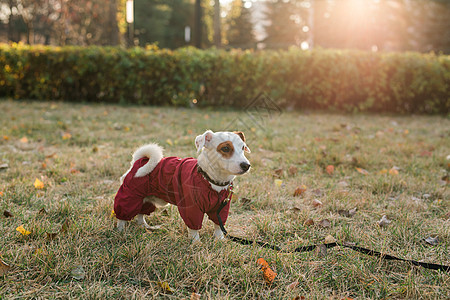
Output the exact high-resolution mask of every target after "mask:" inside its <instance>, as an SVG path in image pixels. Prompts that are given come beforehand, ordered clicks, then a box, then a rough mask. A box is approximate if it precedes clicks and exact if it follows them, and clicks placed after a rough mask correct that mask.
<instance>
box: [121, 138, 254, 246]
mask: <svg viewBox="0 0 450 300" xmlns="http://www.w3.org/2000/svg"><path fill="white" fill-rule="evenodd" d="M226 141H231V142H232V143H233V147H234V153H233V155H232V156H231V157H230V158H224V157H223V156H222V155H221V154H220V153H219V152H217V146H218V145H219V144H221V143H223V142H226ZM195 146H196V148H197V152H200V154H199V155H198V157H197V160H198V164H199V166H200V167H201V168H202V169H203V170H204V171H205V172H206V173H207V174H208V176H209V177H211V178H212V179H213V180H215V181H218V182H228V181H233V179H234V178H235V177H236V175H242V174H244V173H246V172H247V171H248V170H247V171H244V170H243V169H242V168H241V166H240V164H241V163H247V164H250V163H249V161H248V159H247V158H246V157H245V155H244V152H248V153H250V149H249V148H248V147H247V145H246V144H245V142H244V141H243V140H242V139H241V137H240V136H239V135H237V134H236V133H233V132H216V133H214V132H212V131H211V130H207V131H205V133H203V134H201V135H199V136H197V137H196V138H195ZM162 152H163V149H162V148H161V147H160V146H158V145H157V144H149V145H145V146H142V147H140V148H139V149H137V150H136V152H134V154H133V159H132V161H131V167H130V169H128V171H127V172H125V174H123V175H122V177H121V178H120V183H121V184H122V183H123V180H124V178H125V177H126V176H127V174H128V173H129V172H130V171H131V169H132V167H133V165H134V163H135V162H136V161H137V160H138V159H141V158H143V157H148V158H149V161H148V162H147V163H146V164H145V165H144V166H142V167H141V168H139V170H138V171H137V172H136V175H135V177H142V176H145V175H147V174H149V173H150V172H151V171H153V169H154V168H155V167H156V166H157V165H158V163H159V162H160V161H161V159H162V158H163V153H162ZM210 184H211V187H212V188H213V189H214V190H215V191H217V192H220V191H221V190H224V189H227V188H228V185H227V186H218V185H215V184H212V183H210ZM144 202H151V203H153V204H154V205H155V206H156V207H163V206H166V205H168V204H169V203H167V202H165V201H164V200H162V199H159V198H156V197H146V198H144ZM136 219H137V222H138V224H140V225H143V226H144V227H145V228H149V225H148V224H147V222H146V221H145V218H144V215H142V214H139V215H137V217H136ZM126 222H127V221H124V220H118V221H117V228H118V229H119V230H120V231H121V230H123V229H124V228H125V224H126ZM188 234H189V236H190V237H191V238H192V240H193V241H194V242H196V241H199V240H200V235H199V232H198V230H193V229H190V228H188ZM214 236H215V237H216V239H223V238H224V235H223V232H222V230H221V229H220V226H219V225H217V224H214Z"/></svg>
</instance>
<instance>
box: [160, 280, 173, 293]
mask: <svg viewBox="0 0 450 300" xmlns="http://www.w3.org/2000/svg"><path fill="white" fill-rule="evenodd" d="M158 286H159V287H160V288H161V289H162V290H163V291H164V292H166V293H169V294H172V293H173V290H172V289H171V288H170V286H169V284H168V283H167V282H166V281H158Z"/></svg>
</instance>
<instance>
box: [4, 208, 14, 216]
mask: <svg viewBox="0 0 450 300" xmlns="http://www.w3.org/2000/svg"><path fill="white" fill-rule="evenodd" d="M3 215H4V216H5V217H6V218H12V217H13V214H12V213H11V212H10V211H9V210H5V211H4V212H3Z"/></svg>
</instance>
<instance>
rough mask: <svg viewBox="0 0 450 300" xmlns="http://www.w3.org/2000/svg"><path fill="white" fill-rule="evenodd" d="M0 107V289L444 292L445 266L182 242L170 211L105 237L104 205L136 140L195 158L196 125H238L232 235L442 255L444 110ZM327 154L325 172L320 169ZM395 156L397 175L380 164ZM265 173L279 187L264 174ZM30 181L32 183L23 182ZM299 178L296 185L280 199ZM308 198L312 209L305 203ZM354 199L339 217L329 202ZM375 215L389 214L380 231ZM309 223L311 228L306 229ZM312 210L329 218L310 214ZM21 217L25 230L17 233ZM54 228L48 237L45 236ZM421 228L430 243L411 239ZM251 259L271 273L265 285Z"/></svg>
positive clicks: (176, 293) (27, 292)
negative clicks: (241, 149) (239, 157)
mask: <svg viewBox="0 0 450 300" xmlns="http://www.w3.org/2000/svg"><path fill="white" fill-rule="evenodd" d="M0 112H1V114H2V116H1V118H0V124H1V127H0V128H1V135H0V165H1V164H4V163H7V164H8V168H6V169H2V170H0V191H1V192H2V196H0V212H1V213H2V215H1V216H0V237H1V239H0V255H1V259H2V260H3V261H4V262H5V263H8V264H9V265H10V266H11V268H10V269H9V271H8V272H7V273H6V275H4V276H1V277H0V298H2V297H3V298H5V299H6V298H7V299H16V298H39V297H41V298H96V299H106V298H112V297H116V298H153V297H154V298H158V297H166V298H168V299H180V298H187V299H189V298H190V296H191V293H192V292H193V291H194V290H195V291H196V292H197V293H199V294H201V295H202V296H201V299H209V298H211V299H217V298H220V299H253V298H260V299H291V298H294V297H296V296H304V297H306V298H307V299H323V298H326V299H328V298H335V299H341V298H345V297H350V298H356V299H365V298H372V299H384V298H402V299H406V298H430V299H449V298H450V277H449V274H448V273H445V272H438V271H432V270H427V269H423V268H418V267H414V266H411V265H409V264H407V263H403V262H395V261H394V262H392V261H384V260H380V259H379V258H376V257H371V256H366V255H364V254H359V253H357V252H354V251H352V250H349V249H346V248H340V247H337V248H334V249H329V250H328V252H327V255H325V256H319V255H318V253H317V252H314V251H313V252H310V253H301V254H299V253H297V254H289V253H277V252H275V251H272V250H268V249H263V248H260V247H257V246H242V245H239V244H235V243H232V242H230V241H222V242H215V241H214V239H213V237H212V234H213V226H212V224H211V222H206V221H205V223H204V226H203V229H202V230H201V231H200V235H201V241H202V243H201V244H195V245H191V242H190V240H189V238H188V237H187V232H186V229H185V226H184V224H183V222H182V221H181V218H180V217H179V215H178V213H177V210H176V208H175V207H170V208H169V209H165V210H162V211H157V212H155V213H154V214H152V215H151V216H149V217H147V222H148V223H149V224H150V225H162V227H161V229H160V230H157V231H154V232H146V231H145V230H143V229H142V228H140V227H138V226H137V225H136V224H135V223H134V222H131V223H130V224H129V225H128V227H127V229H126V231H125V232H124V233H118V232H117V231H116V230H114V227H115V220H114V219H113V218H111V216H110V215H111V210H112V207H113V199H114V195H115V193H116V191H117V189H118V188H119V177H120V176H121V175H122V174H123V173H124V172H125V171H126V170H127V168H128V167H129V161H130V158H131V154H132V152H133V150H135V149H136V148H137V147H138V146H141V145H142V144H144V143H148V142H158V143H159V144H161V145H162V146H164V147H165V155H166V156H171V155H176V156H181V157H187V156H195V155H196V151H195V148H194V138H195V136H196V135H198V134H201V133H203V132H204V130H206V129H212V130H214V131H220V130H224V129H240V130H242V131H244V132H245V134H246V136H247V139H248V145H249V147H250V148H251V150H252V153H251V154H249V155H248V157H249V160H250V161H251V163H252V170H251V172H250V174H248V175H246V176H243V177H240V178H238V179H237V180H236V182H235V190H236V193H237V194H238V196H239V198H240V199H238V200H236V201H235V202H233V203H232V207H231V213H230V216H229V219H228V222H227V224H226V227H227V229H228V231H229V232H230V233H231V234H232V235H236V236H241V237H246V238H249V239H257V240H262V241H267V242H271V243H274V244H278V245H280V246H281V247H282V248H283V249H294V248H295V247H296V246H300V245H306V244H316V243H321V242H323V241H324V238H325V237H326V236H328V235H331V236H333V237H334V238H335V239H336V240H338V241H341V242H342V241H348V242H354V243H356V244H357V245H360V246H363V247H368V248H371V249H373V250H377V251H381V252H385V253H389V254H391V255H395V256H399V257H402V258H407V259H415V260H421V261H426V262H434V263H440V264H446V265H450V251H449V245H450V226H449V225H450V223H449V222H450V220H449V217H448V212H449V207H450V197H449V191H448V185H447V184H446V181H443V180H442V178H443V177H444V176H445V175H446V174H447V173H448V172H449V163H450V161H447V160H446V157H447V155H449V154H450V139H449V138H448V137H449V134H450V120H449V119H448V118H443V117H438V116H386V115H384V116H379V115H336V114H323V113H313V114H302V113H294V112H284V113H282V114H281V115H277V116H273V118H268V117H267V116H266V117H262V118H261V119H258V120H259V121H258V122H259V123H258V124H256V123H254V122H253V123H252V119H250V118H249V115H247V114H246V113H244V112H241V113H239V112H223V111H209V110H194V109H193V110H191V109H172V108H154V107H121V106H111V105H89V106H88V105H82V104H67V103H50V102H44V103H38V102H16V101H7V100H4V101H1V102H0ZM233 121H234V123H232V124H234V125H233V126H231V127H230V126H229V124H230V122H233ZM243 124H246V125H245V126H244V125H243ZM260 125H261V126H260ZM66 133H70V138H65V139H64V138H63V137H64V136H65V137H68V135H67V134H66ZM65 134H66V135H65ZM23 137H26V138H27V139H28V142H27V143H23V142H21V141H20V139H22V138H23ZM169 139H170V140H169ZM330 164H331V165H334V167H335V171H334V173H333V174H332V175H328V174H327V173H326V172H325V168H326V166H327V165H330ZM394 166H396V167H398V168H399V174H398V175H391V174H389V173H383V172H381V173H380V171H382V170H383V169H384V170H390V169H391V168H392V167H394ZM292 167H295V168H296V171H295V172H289V169H290V168H291V170H292V171H294V168H292ZM357 167H358V168H364V169H366V170H367V171H368V172H369V174H368V175H363V174H361V173H359V172H357V171H356V168H357ZM279 168H282V169H283V170H282V171H281V178H279V179H281V180H283V185H282V186H281V187H277V186H276V185H275V183H274V179H276V177H275V176H274V174H275V170H276V169H279ZM36 178H38V179H40V180H41V181H43V182H44V184H45V188H44V189H43V190H37V189H36V188H35V187H34V186H33V183H34V181H35V179H36ZM301 185H305V186H306V187H307V190H306V192H305V193H304V194H303V195H301V196H299V197H294V196H293V193H294V190H295V189H296V188H297V187H299V186H301ZM424 195H425V196H424ZM242 198H248V199H250V202H249V203H248V201H242V200H241V199H242ZM314 199H318V200H320V201H321V202H322V203H323V205H322V206H321V207H314V206H313V205H312V201H313V200H314ZM294 207H295V208H296V209H293V208H294ZM354 207H357V212H356V214H355V215H354V216H353V217H344V216H342V215H340V214H339V213H338V210H342V209H352V208H354ZM42 208H45V212H41V213H40V210H41V209H42ZM4 210H8V211H10V212H11V213H12V214H13V217H10V218H6V217H4V216H3V211H4ZM383 215H387V216H388V218H389V219H391V220H392V222H391V224H390V225H389V226H387V227H384V228H381V227H379V226H378V225H377V221H378V220H380V219H381V217H382V216H383ZM307 219H313V220H314V222H315V225H313V226H307V225H304V223H305V221H306V220H307ZM323 219H328V220H329V221H330V223H331V225H330V227H328V228H323V227H321V226H319V225H317V224H318V223H319V222H320V221H321V220H323ZM66 220H68V222H69V223H68V224H69V226H68V227H67V230H66V231H65V232H60V229H61V227H62V226H63V224H64V223H65V222H66ZM19 225H23V226H24V227H25V229H27V230H29V231H31V234H30V235H28V236H22V235H21V234H20V233H19V232H17V231H16V230H15V229H16V227H18V226H19ZM52 232H59V233H58V235H57V236H56V238H55V239H54V240H48V239H47V233H52ZM429 236H438V237H439V239H440V244H439V245H437V246H431V245H427V244H425V243H424V242H423V241H422V239H423V238H426V237H429ZM259 257H263V258H264V259H265V260H266V261H268V263H269V264H270V266H271V267H272V269H273V270H275V271H276V272H277V273H278V275H277V277H276V279H275V281H274V283H273V284H272V285H271V286H269V285H267V284H265V283H264V280H263V277H262V273H261V271H260V269H259V267H258V265H257V264H256V260H257V259H258V258H259ZM78 266H82V267H83V269H84V271H85V274H84V277H83V278H82V279H79V280H77V279H74V278H73V276H72V270H73V269H75V268H76V267H78ZM295 281H298V285H297V286H296V287H295V288H293V289H289V288H287V286H288V285H289V284H291V283H293V282H295ZM158 282H167V283H168V284H169V286H170V287H171V289H172V290H173V293H172V294H169V293H167V292H165V291H163V290H162V289H161V287H159V286H158Z"/></svg>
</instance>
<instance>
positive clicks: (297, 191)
mask: <svg viewBox="0 0 450 300" xmlns="http://www.w3.org/2000/svg"><path fill="white" fill-rule="evenodd" d="M305 192H306V186H305V185H301V186H300V187H298V188H296V189H295V191H294V197H299V196H302V195H303V194H304V193H305Z"/></svg>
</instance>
